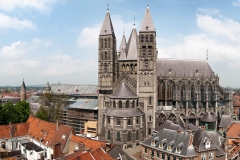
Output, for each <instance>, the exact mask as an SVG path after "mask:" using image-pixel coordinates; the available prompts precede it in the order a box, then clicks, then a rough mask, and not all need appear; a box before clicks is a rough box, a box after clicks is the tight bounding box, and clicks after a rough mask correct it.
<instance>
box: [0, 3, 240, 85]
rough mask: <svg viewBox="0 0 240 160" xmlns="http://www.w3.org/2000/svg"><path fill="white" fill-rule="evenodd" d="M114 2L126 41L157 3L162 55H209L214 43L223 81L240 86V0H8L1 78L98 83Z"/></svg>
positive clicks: (0, 13) (2, 19) (0, 43)
mask: <svg viewBox="0 0 240 160" xmlns="http://www.w3.org/2000/svg"><path fill="white" fill-rule="evenodd" d="M107 4H108V5H109V12H110V15H111V19H112V23H113V27H114V30H115V34H116V37H117V43H118V46H119V43H120V41H121V37H122V35H123V31H124V30H125V35H126V38H127V39H128V37H129V35H130V33H131V30H132V28H133V23H134V17H135V23H136V29H137V30H139V28H140V25H141V23H142V20H143V16H144V13H145V11H146V7H147V5H149V6H150V12H151V15H152V19H153V22H154V26H155V28H156V33H157V47H158V57H159V58H181V59H200V60H206V58H207V56H206V55H207V50H208V63H209V65H210V66H211V68H212V70H213V71H214V72H215V73H216V74H218V76H219V77H220V84H221V85H222V86H223V87H226V86H231V87H240V81H239V80H240V73H239V70H238V69H240V16H239V15H240V0H221V1H219V0H211V1H209V0H144V1H143V0H108V1H107V0H11V1H9V0H0V75H1V76H0V86H4V85H12V86H14V85H21V83H22V80H23V79H24V81H25V83H26V86H27V85H36V84H46V83H47V82H49V83H50V84H52V83H58V82H59V83H61V84H97V81H98V78H97V77H98V72H97V70H98V65H97V64H98V35H99V32H100V28H101V25H102V22H103V20H104V17H105V14H106V11H107ZM118 46H117V49H118Z"/></svg>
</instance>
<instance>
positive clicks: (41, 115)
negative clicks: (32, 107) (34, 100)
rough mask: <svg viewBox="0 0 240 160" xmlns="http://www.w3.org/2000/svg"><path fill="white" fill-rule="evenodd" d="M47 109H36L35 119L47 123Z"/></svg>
mask: <svg viewBox="0 0 240 160" xmlns="http://www.w3.org/2000/svg"><path fill="white" fill-rule="evenodd" d="M48 114H49V113H48V109H46V108H44V107H43V106H41V107H40V108H39V109H38V111H37V113H36V117H37V118H40V119H42V120H45V121H48V120H49V119H48Z"/></svg>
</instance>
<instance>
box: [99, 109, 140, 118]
mask: <svg viewBox="0 0 240 160" xmlns="http://www.w3.org/2000/svg"><path fill="white" fill-rule="evenodd" d="M103 114H104V115H107V116H111V117H137V116H142V115H144V112H143V111H142V110H141V109H139V108H107V109H106V111H105V112H104V113H103Z"/></svg>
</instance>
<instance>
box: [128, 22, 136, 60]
mask: <svg viewBox="0 0 240 160" xmlns="http://www.w3.org/2000/svg"><path fill="white" fill-rule="evenodd" d="M137 45H138V34H137V30H136V28H135V27H134V28H133V29H132V33H131V35H130V37H129V40H128V43H127V60H137V51H138V47H137Z"/></svg>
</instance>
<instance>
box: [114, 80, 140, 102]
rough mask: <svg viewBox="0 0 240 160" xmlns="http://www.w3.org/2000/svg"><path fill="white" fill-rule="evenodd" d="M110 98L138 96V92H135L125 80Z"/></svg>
mask: <svg viewBox="0 0 240 160" xmlns="http://www.w3.org/2000/svg"><path fill="white" fill-rule="evenodd" d="M110 98H128V99H129V98H138V96H137V95H136V93H134V92H133V91H132V90H131V89H130V88H129V87H128V85H126V84H125V83H124V82H123V83H122V84H121V85H120V87H119V88H118V89H117V90H116V91H115V92H114V93H113V94H112V96H110Z"/></svg>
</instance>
